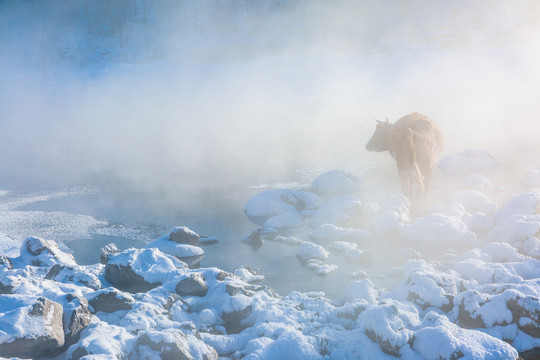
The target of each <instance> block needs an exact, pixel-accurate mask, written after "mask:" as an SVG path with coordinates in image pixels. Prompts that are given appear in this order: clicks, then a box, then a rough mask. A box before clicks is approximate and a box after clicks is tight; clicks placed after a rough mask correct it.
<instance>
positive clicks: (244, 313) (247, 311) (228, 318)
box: [221, 305, 253, 334]
mask: <svg viewBox="0 0 540 360" xmlns="http://www.w3.org/2000/svg"><path fill="white" fill-rule="evenodd" d="M252 310H253V307H252V306H251V305H248V306H246V307H245V308H243V309H242V310H237V311H231V312H224V313H223V314H222V315H221V318H222V319H223V322H224V327H225V329H226V330H227V333H228V334H238V333H241V332H242V331H244V330H245V329H247V328H248V327H249V326H250V324H247V323H245V322H243V320H244V319H246V318H247V317H248V316H249V315H251V311H252Z"/></svg>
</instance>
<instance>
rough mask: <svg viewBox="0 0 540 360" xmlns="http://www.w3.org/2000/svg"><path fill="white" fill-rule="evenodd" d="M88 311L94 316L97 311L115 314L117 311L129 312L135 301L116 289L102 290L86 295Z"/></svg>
mask: <svg viewBox="0 0 540 360" xmlns="http://www.w3.org/2000/svg"><path fill="white" fill-rule="evenodd" d="M88 297H89V300H88V304H89V305H90V310H91V311H92V312H93V313H94V314H95V313H97V312H98V311H102V312H107V313H111V312H115V311H119V310H131V309H132V307H133V306H132V305H133V303H135V300H134V299H133V298H132V297H131V296H129V295H127V294H123V293H122V292H120V291H117V290H116V289H111V288H108V289H103V290H100V291H97V292H95V293H92V294H90V295H88Z"/></svg>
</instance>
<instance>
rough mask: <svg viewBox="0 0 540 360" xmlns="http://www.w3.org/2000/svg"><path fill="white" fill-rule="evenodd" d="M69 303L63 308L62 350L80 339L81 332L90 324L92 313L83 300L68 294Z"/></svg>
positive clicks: (86, 302)
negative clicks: (63, 335) (63, 340)
mask: <svg viewBox="0 0 540 360" xmlns="http://www.w3.org/2000/svg"><path fill="white" fill-rule="evenodd" d="M66 299H67V300H68V301H69V302H68V303H67V305H65V306H64V333H65V344H64V349H67V348H68V347H69V346H71V345H73V344H75V343H76V342H77V341H79V338H80V337H81V332H82V331H83V330H84V329H85V328H86V327H87V326H88V325H90V323H91V322H92V313H91V312H90V309H89V308H88V301H87V300H86V299H85V298H82V297H78V296H75V295H71V294H68V295H67V296H66Z"/></svg>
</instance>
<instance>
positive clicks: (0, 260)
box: [0, 255, 13, 270]
mask: <svg viewBox="0 0 540 360" xmlns="http://www.w3.org/2000/svg"><path fill="white" fill-rule="evenodd" d="M0 267H3V268H4V269H6V270H13V263H12V262H11V259H10V258H9V257H7V256H5V255H0Z"/></svg>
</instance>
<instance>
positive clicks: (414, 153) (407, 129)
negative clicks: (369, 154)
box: [366, 112, 443, 212]
mask: <svg viewBox="0 0 540 360" xmlns="http://www.w3.org/2000/svg"><path fill="white" fill-rule="evenodd" d="M376 121H377V127H376V129H375V132H374V133H373V135H372V136H371V139H369V141H368V143H367V144H366V149H367V150H368V151H375V152H382V151H388V152H390V155H392V157H393V158H394V159H395V160H396V164H397V169H398V174H399V177H400V180H401V188H402V190H403V194H404V195H405V196H407V198H408V199H409V201H410V202H411V205H412V207H413V211H415V212H418V211H422V210H423V209H424V208H425V206H426V195H427V191H428V188H429V183H430V180H431V174H432V172H433V164H434V162H435V158H436V157H437V155H438V154H439V152H440V151H441V149H442V146H443V136H442V133H441V131H440V130H439V128H438V127H437V125H435V123H434V122H433V121H431V119H429V118H428V117H427V116H425V115H422V114H419V113H416V112H415V113H412V114H409V115H407V116H404V117H402V118H401V119H399V120H398V121H396V122H395V123H394V124H392V123H390V122H388V119H387V120H386V121H378V120H376Z"/></svg>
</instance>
